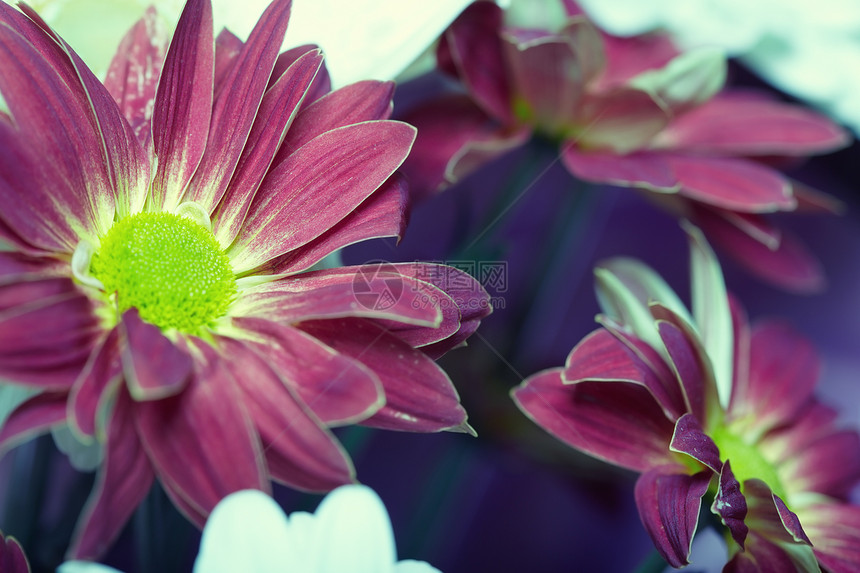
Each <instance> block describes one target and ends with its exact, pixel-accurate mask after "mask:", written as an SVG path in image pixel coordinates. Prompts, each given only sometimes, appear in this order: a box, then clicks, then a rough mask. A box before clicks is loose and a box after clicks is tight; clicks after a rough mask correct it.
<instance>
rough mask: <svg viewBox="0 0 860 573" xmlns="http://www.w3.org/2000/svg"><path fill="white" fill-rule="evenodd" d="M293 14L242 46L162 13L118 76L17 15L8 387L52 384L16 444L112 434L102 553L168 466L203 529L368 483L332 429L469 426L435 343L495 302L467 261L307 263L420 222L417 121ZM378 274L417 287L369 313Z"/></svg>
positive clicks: (199, 15)
mask: <svg viewBox="0 0 860 573" xmlns="http://www.w3.org/2000/svg"><path fill="white" fill-rule="evenodd" d="M289 14H290V2H289V1H285V0H279V1H276V2H273V3H272V4H271V5H270V6H269V8H268V9H267V10H266V11H265V12H264V13H263V15H262V17H261V18H260V21H259V23H258V24H257V26H256V27H255V29H254V31H253V32H252V33H251V35H250V37H249V38H248V41H247V42H242V41H240V40H239V39H238V38H237V37H236V36H234V35H232V34H230V32H227V31H223V32H221V33H220V34H219V35H218V36H217V38H216V37H213V29H212V11H211V6H210V4H209V2H208V0H197V1H191V2H189V3H188V4H187V5H186V7H185V9H184V11H183V13H182V17H181V18H180V20H179V23H178V25H177V28H176V32H175V34H174V35H173V38H172V40H171V41H170V42H169V44H168V42H167V40H168V38H167V36H165V35H164V34H163V31H162V30H159V29H158V21H157V19H156V16H155V13H154V11H152V10H150V11H149V12H147V14H146V15H145V16H144V17H143V19H142V20H140V22H138V23H137V24H136V25H135V27H134V28H133V29H132V30H131V31H130V32H129V34H128V35H127V36H126V37H125V39H124V40H123V43H122V44H121V46H120V50H119V51H118V53H117V55H116V57H115V58H114V60H113V62H112V63H111V66H110V69H109V70H108V73H107V79H106V80H105V83H104V84H102V83H100V82H99V81H98V80H97V79H96V78H95V77H94V76H93V74H92V73H91V72H90V70H89V69H88V68H87V67H86V65H85V64H84V63H83V62H82V61H81V60H80V58H78V56H77V55H76V53H75V52H74V51H73V49H72V48H71V47H70V46H68V45H67V44H66V43H65V42H64V41H63V40H62V39H61V38H60V37H58V36H57V35H56V34H55V33H54V32H53V31H52V30H51V29H50V28H49V27H48V26H47V25H46V24H45V23H44V22H43V21H42V20H41V19H40V18H39V16H38V15H37V14H36V13H35V12H33V11H31V10H30V9H29V8H27V7H26V6H25V5H21V11H17V10H15V9H13V8H11V7H9V6H7V5H6V4H2V5H0V19H2V26H0V66H2V70H3V74H2V77H0V91H2V93H3V96H4V99H5V101H6V103H7V105H8V107H9V114H8V115H3V116H2V117H0V131H2V135H0V137H2V143H0V145H2V150H3V154H2V158H0V161H2V181H0V195H2V202H3V204H4V209H3V212H2V215H1V216H2V224H0V231H2V238H3V240H4V241H5V242H6V243H7V244H8V245H9V246H10V248H11V249H10V250H8V251H6V252H3V253H0V256H2V261H3V262H2V287H0V288H2V293H3V294H2V298H3V301H4V303H3V312H4V319H3V322H2V337H3V346H4V348H3V357H2V359H0V375H2V377H3V378H4V379H8V380H14V381H15V382H16V383H18V384H20V385H22V386H24V387H25V388H27V389H29V390H30V391H31V392H30V393H31V395H30V396H28V397H27V399H26V400H25V401H23V402H22V403H21V404H20V405H19V406H18V407H17V408H16V409H15V410H14V411H13V412H11V414H10V415H9V417H8V418H7V419H6V422H5V425H4V426H3V430H2V433H0V438H2V441H3V444H4V445H5V446H6V447H8V446H10V445H12V444H15V443H20V442H21V441H22V440H24V439H27V438H29V437H31V436H32V435H34V434H37V433H40V432H44V431H46V430H48V429H50V428H51V427H53V426H56V425H58V424H68V425H69V427H70V428H71V430H72V432H73V434H74V435H75V437H76V438H77V439H78V440H79V441H81V442H83V443H89V442H93V441H95V442H97V443H98V444H100V445H101V446H102V447H103V448H104V462H103V464H102V465H101V468H100V470H99V477H98V479H97V483H96V485H95V488H94V491H93V494H92V497H91V498H90V501H89V502H88V504H87V507H86V508H85V511H84V514H83V516H82V518H81V521H80V524H79V527H78V529H77V533H76V535H75V540H74V542H73V547H72V549H71V554H72V555H73V556H75V557H88V558H92V557H98V556H99V555H101V554H102V552H103V551H104V550H105V549H107V547H108V546H109V543H110V541H111V540H112V539H113V538H114V537H115V536H116V535H117V534H118V533H119V530H120V528H121V527H122V525H123V524H124V523H125V522H126V520H128V518H129V517H130V515H131V513H132V512H133V511H134V509H135V508H136V507H137V505H138V504H139V503H140V501H141V500H142V499H143V496H145V495H146V493H147V491H148V489H149V487H150V484H151V483H152V482H153V480H154V479H157V480H158V481H159V482H160V483H161V485H162V487H164V488H165V490H166V492H167V493H168V495H169V496H170V498H171V499H172V500H173V502H174V503H175V504H176V506H177V507H178V508H179V509H180V510H181V511H182V512H183V513H184V514H185V515H186V516H187V517H188V518H189V519H191V520H192V521H195V522H196V523H198V524H200V525H201V526H202V524H203V522H204V520H205V517H206V515H208V513H209V512H210V511H211V510H212V508H213V507H214V506H215V504H216V503H217V502H218V501H219V500H220V499H221V498H222V497H224V496H225V495H227V494H229V493H230V492H233V491H238V490H240V489H249V488H256V489H260V490H263V491H269V488H270V481H271V480H272V479H275V480H278V481H280V482H282V483H286V484H288V485H290V486H292V487H296V488H300V489H304V490H313V491H327V490H329V489H332V488H334V487H336V486H338V485H342V484H346V483H350V482H352V481H354V479H355V477H354V469H353V466H352V463H351V462H350V459H349V456H348V455H347V454H346V452H345V451H344V450H343V448H342V447H341V446H340V444H339V443H338V441H337V439H336V438H335V437H334V436H333V435H332V433H331V431H330V429H329V428H331V427H333V426H341V425H345V424H353V423H359V422H360V423H366V424H368V425H371V426H377V427H383V428H389V429H398V430H409V431H422V432H427V431H430V432H435V431H440V430H454V431H460V432H472V430H471V428H469V426H468V424H467V423H466V414H465V411H464V410H463V408H462V406H461V405H460V403H459V400H458V396H457V392H456V391H455V389H454V387H453V385H452V384H451V382H450V380H449V379H448V377H447V376H446V375H445V373H444V372H443V371H442V370H441V369H440V368H439V367H438V366H436V364H435V363H434V362H433V360H432V358H431V356H432V357H437V356H439V355H441V354H444V352H445V351H447V350H448V349H450V348H452V347H453V346H456V345H457V344H459V343H461V342H462V341H463V340H464V339H465V338H466V337H467V336H468V335H469V334H470V333H471V332H472V331H473V330H474V329H475V328H476V327H477V324H478V323H479V322H480V319H481V317H482V316H483V315H484V314H486V313H487V312H488V306H486V305H483V306H482V305H478V304H467V303H474V302H476V301H479V300H481V299H482V297H484V296H485V295H484V292H483V289H482V288H481V287H480V285H479V284H478V283H477V282H476V281H474V280H473V279H471V278H470V277H468V276H465V275H464V276H458V278H459V281H460V282H461V283H463V282H465V284H466V289H465V296H464V295H463V293H462V292H461V293H459V296H460V298H459V300H460V301H461V303H462V304H463V305H464V306H463V310H462V311H461V308H460V306H459V305H458V303H457V302H456V301H455V300H454V299H452V298H451V297H450V296H448V295H447V294H446V293H445V292H444V290H442V289H440V288H439V287H437V286H435V285H434V284H433V282H432V281H433V280H434V278H435V279H438V280H441V278H443V277H447V275H450V274H455V275H462V274H463V273H460V272H459V271H457V270H456V269H453V268H447V267H439V266H434V265H422V264H407V265H387V266H382V265H376V266H368V267H335V268H326V269H322V268H320V269H316V270H311V269H312V267H314V265H316V264H317V263H319V262H320V261H321V260H322V259H323V258H324V257H326V256H327V255H329V254H330V253H332V252H333V251H335V250H337V249H339V248H341V247H343V246H345V245H348V244H350V243H354V242H356V241H361V240H365V239H368V238H371V237H379V236H399V235H400V234H401V233H402V229H403V224H404V220H405V212H406V209H407V205H406V191H405V184H404V182H403V179H402V177H400V176H399V175H398V174H397V173H396V169H397V168H398V167H399V166H400V164H401V163H402V161H403V159H404V158H405V157H406V155H407V154H408V152H409V149H410V147H411V145H412V142H413V139H414V133H415V129H414V128H413V127H412V126H409V125H406V124H404V123H401V122H396V121H391V120H388V119H387V118H388V116H389V114H390V111H391V101H390V100H391V93H392V85H391V84H390V83H385V82H376V81H366V82H360V83H357V84H352V85H350V86H347V87H345V88H342V89H340V90H337V91H335V92H330V93H329V88H328V79H327V75H326V72H325V68H324V67H323V57H322V54H321V53H320V51H319V50H318V49H316V48H315V47H314V46H300V47H298V48H294V49H291V50H287V51H285V52H282V53H279V48H280V43H281V39H282V38H283V35H284V32H285V29H286V27H287V22H288V19H289ZM357 279H360V280H361V281H362V282H361V286H362V288H363V289H364V290H367V291H369V292H371V293H373V292H380V293H381V292H383V289H384V288H386V287H388V288H389V289H391V288H393V287H391V284H392V283H396V285H397V291H398V292H397V297H396V299H395V300H391V301H387V302H385V304H382V303H381V302H380V303H378V304H371V303H369V302H367V301H366V300H364V299H361V298H359V297H358V296H357V292H358V291H359V289H357V286H356V285H357ZM415 301H433V304H415ZM224 452H229V455H225V454H224Z"/></svg>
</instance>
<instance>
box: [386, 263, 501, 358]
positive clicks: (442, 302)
mask: <svg viewBox="0 0 860 573" xmlns="http://www.w3.org/2000/svg"><path fill="white" fill-rule="evenodd" d="M392 266H393V267H394V268H395V269H396V270H397V272H398V273H400V274H401V275H403V276H407V277H414V278H415V279H417V280H420V281H423V282H425V283H428V286H429V287H431V289H432V287H435V288H436V290H435V293H434V291H433V290H429V291H425V292H417V291H414V292H416V296H415V297H414V299H413V304H414V305H421V306H435V307H438V308H439V309H440V310H441V311H442V322H441V324H439V325H437V326H435V327H433V328H426V327H421V326H417V327H416V326H415V325H404V324H396V323H391V322H389V323H387V324H383V326H385V328H386V330H388V331H389V332H390V333H392V334H394V335H395V336H397V337H398V338H400V339H401V340H403V341H405V342H406V343H408V344H409V345H411V346H413V347H415V348H418V347H421V351H422V352H424V353H425V354H427V355H428V356H430V357H431V358H434V359H435V358H439V357H440V356H442V355H444V354H445V353H446V352H448V351H449V350H451V349H452V348H455V347H456V346H458V345H460V344H463V343H464V341H465V340H466V339H467V338H468V337H469V336H470V335H471V334H472V333H473V332H475V330H477V328H478V326H479V325H480V323H481V320H482V319H483V318H485V317H487V316H488V315H489V314H490V313H491V312H492V307H491V306H490V301H489V295H488V294H487V291H486V290H485V289H484V287H483V286H482V285H481V283H480V282H478V281H477V280H476V279H475V278H474V277H473V276H472V275H470V274H469V273H467V272H465V271H463V270H460V269H457V268H454V267H451V266H448V265H440V264H435V263H420V262H419V263H394V264H393V265H392ZM429 293H434V294H435V296H433V294H431V295H430V296H428V294H429Z"/></svg>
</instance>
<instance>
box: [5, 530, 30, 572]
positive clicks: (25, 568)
mask: <svg viewBox="0 0 860 573" xmlns="http://www.w3.org/2000/svg"><path fill="white" fill-rule="evenodd" d="M0 571H3V572H4V573H30V564H29V563H28V562H27V556H26V555H24V549H23V548H22V547H21V544H20V543H18V540H17V539H15V538H14V537H6V538H5V539H4V538H3V534H2V533H0Z"/></svg>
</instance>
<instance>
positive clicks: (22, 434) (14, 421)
mask: <svg viewBox="0 0 860 573" xmlns="http://www.w3.org/2000/svg"><path fill="white" fill-rule="evenodd" d="M67 398H68V394H67V393H66V392H42V393H41V394H37V395H35V396H33V397H32V398H30V399H29V400H27V401H26V402H24V403H23V404H21V405H20V406H18V407H17V408H16V409H15V410H14V411H13V412H12V413H11V414H9V417H8V418H6V423H5V424H3V428H2V430H0V453H3V452H7V451H9V449H10V448H13V447H15V446H17V445H18V444H21V443H23V442H26V441H27V440H29V439H30V438H33V437H35V436H37V435H39V434H41V433H44V432H46V431H48V430H49V429H50V428H51V427H53V426H55V425H57V424H60V423H62V422H63V421H65V419H66V399H67Z"/></svg>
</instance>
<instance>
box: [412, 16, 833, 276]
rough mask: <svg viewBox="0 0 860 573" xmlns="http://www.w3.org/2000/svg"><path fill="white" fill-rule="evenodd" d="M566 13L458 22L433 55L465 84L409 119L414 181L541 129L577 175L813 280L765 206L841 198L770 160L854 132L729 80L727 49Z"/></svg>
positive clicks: (822, 205) (782, 207)
mask: <svg viewBox="0 0 860 573" xmlns="http://www.w3.org/2000/svg"><path fill="white" fill-rule="evenodd" d="M566 11H567V16H568V17H567V20H566V21H564V22H563V23H562V25H561V27H560V28H559V29H558V30H557V31H555V30H547V29H534V28H528V29H526V28H520V27H517V26H515V25H513V24H511V23H506V22H505V12H504V11H503V10H502V9H501V8H500V7H498V6H497V5H496V4H494V3H492V2H485V1H479V2H475V3H474V4H472V5H471V6H470V7H469V8H467V9H466V10H465V11H464V12H463V14H462V15H461V16H460V17H459V18H458V19H457V20H456V21H455V22H454V23H453V24H452V26H451V27H450V28H449V29H448V31H447V32H446V34H445V35H444V36H443V38H442V41H441V43H440V46H439V49H438V53H437V59H438V66H439V68H440V69H441V70H442V71H443V72H445V73H446V74H448V75H450V76H452V77H453V78H455V79H456V80H458V82H459V84H460V86H461V88H462V90H465V93H462V90H461V91H460V92H457V93H454V94H448V95H444V96H441V97H439V98H436V99H432V100H430V101H428V102H425V103H423V104H421V105H419V106H418V107H416V108H414V109H412V110H410V111H409V112H407V113H406V115H405V116H404V119H405V120H407V121H408V122H410V123H412V124H414V125H416V126H417V127H418V133H419V135H418V139H417V141H416V144H415V148H414V150H413V153H412V154H411V155H410V157H409V158H408V159H407V161H406V163H405V164H404V171H405V172H406V173H407V175H409V176H410V178H411V180H412V181H413V182H414V185H413V191H414V192H416V193H417V194H418V195H419V196H426V195H429V194H430V193H433V192H435V191H437V190H439V189H441V188H444V187H445V186H447V185H449V184H451V183H454V182H456V181H458V180H460V179H462V178H463V177H464V176H466V175H467V174H469V173H471V172H473V171H474V170H476V169H477V168H478V167H480V166H481V165H483V164H484V163H486V162H488V161H490V160H492V159H494V158H496V157H499V156H500V155H502V154H504V153H506V152H508V151H510V150H512V149H514V148H517V147H519V146H521V145H524V144H525V143H526V142H527V141H528V140H529V139H530V138H531V137H532V136H533V135H539V136H542V137H544V138H546V139H549V140H551V141H553V142H557V144H558V145H559V150H560V157H561V161H562V162H563V163H564V165H565V166H566V167H567V169H568V170H569V171H570V172H571V173H572V174H573V175H575V176H577V177H579V178H581V179H583V180H586V181H591V182H596V183H608V184H613V185H621V186H629V187H634V188H638V189H642V190H645V191H647V192H648V193H647V195H648V196H649V197H650V198H651V199H653V200H654V201H655V202H657V203H658V204H659V205H661V206H663V207H664V208H666V209H668V210H669V211H671V212H673V213H676V214H678V215H679V216H683V217H686V218H688V219H691V220H692V221H694V222H695V223H696V224H697V225H699V226H700V227H701V228H702V229H703V231H705V233H706V234H707V235H708V236H709V237H711V238H712V240H713V241H714V242H715V243H717V244H719V245H720V246H721V247H724V248H725V249H726V251H727V252H728V253H729V254H731V255H732V256H734V257H735V258H736V259H738V261H739V262H741V263H742V264H744V265H745V266H746V267H747V269H748V270H750V271H751V272H753V273H755V274H757V275H758V276H760V277H762V278H765V279H767V280H769V281H771V282H774V283H776V284H779V285H781V286H782V287H784V288H788V289H790V290H797V291H814V290H817V289H819V288H820V287H821V286H822V285H823V280H824V279H823V273H822V271H821V269H820V268H819V264H818V262H817V260H816V259H815V258H814V257H813V256H812V255H811V254H810V253H808V251H807V250H806V248H805V247H803V246H802V245H801V244H800V243H798V242H797V241H796V240H794V239H793V238H792V237H789V236H786V235H785V234H784V233H782V232H781V231H780V230H779V229H777V228H776V227H774V226H773V224H772V223H771V222H770V221H768V220H767V219H766V218H765V217H764V214H767V213H773V212H778V211H794V210H798V209H810V210H819V211H825V212H826V211H833V210H835V209H836V207H835V202H833V201H832V200H829V199H828V198H826V197H822V196H820V195H819V194H818V193H816V192H813V191H811V190H808V189H805V188H802V187H800V186H797V185H793V184H792V182H791V181H790V180H789V179H787V178H786V177H785V176H783V175H782V174H780V173H779V172H778V171H777V170H775V169H774V168H773V167H772V166H771V165H772V164H774V163H777V164H779V163H786V162H788V161H789V159H791V158H797V157H803V156H807V155H810V154H814V153H822V152H827V151H832V150H834V149H837V148H839V147H842V146H844V145H845V144H846V142H847V141H848V136H847V134H846V133H845V132H844V131H843V130H842V129H841V128H839V127H838V126H836V125H835V124H833V123H832V122H831V121H829V120H828V119H826V118H825V117H823V116H821V115H819V114H816V113H813V112H811V111H808V110H805V109H803V108H801V107H798V106H795V105H789V104H785V103H781V102H778V101H775V100H773V99H770V98H769V97H767V96H765V95H763V94H760V93H751V92H744V91H737V90H735V91H733V90H725V91H721V89H722V88H723V84H724V81H725V75H726V68H725V66H726V63H725V58H724V56H723V55H722V54H721V53H719V52H716V51H713V50H699V51H695V52H689V53H685V54H679V53H678V51H677V50H676V49H675V47H674V46H673V45H672V44H671V42H670V41H669V39H668V38H667V37H666V36H661V35H646V36H638V37H633V38H617V37H613V36H610V35H608V34H605V33H603V32H601V31H599V30H598V29H597V28H596V27H595V26H594V24H592V22H591V21H590V20H589V19H588V18H587V17H586V16H585V15H584V14H583V13H582V12H581V10H579V9H578V8H577V7H576V6H575V5H573V4H572V3H570V2H568V3H566ZM777 159H778V161H777ZM792 160H793V159H792Z"/></svg>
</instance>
